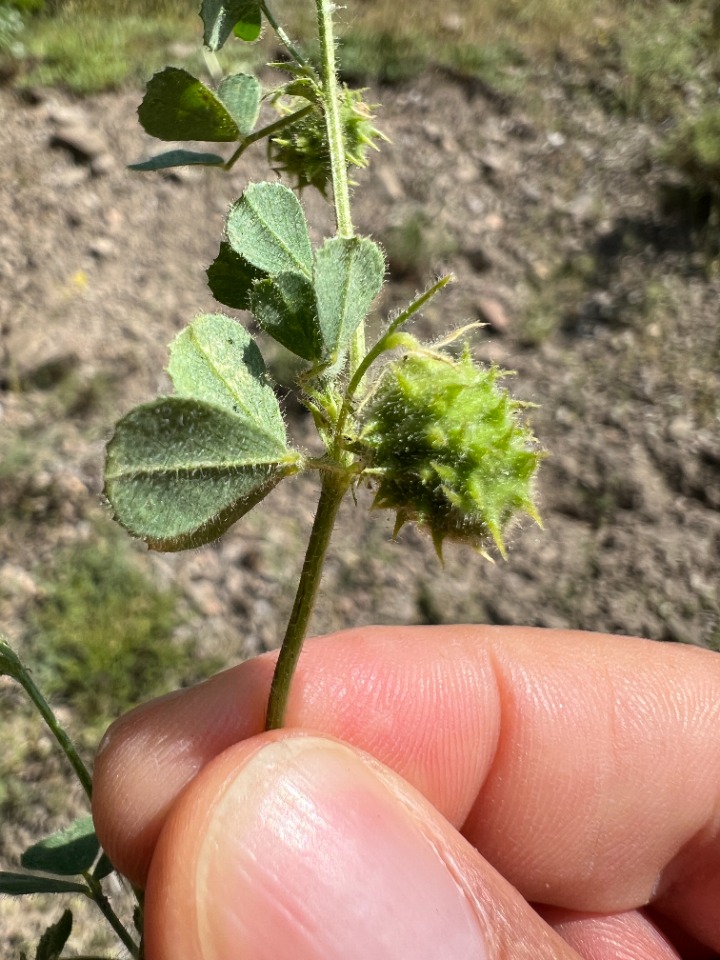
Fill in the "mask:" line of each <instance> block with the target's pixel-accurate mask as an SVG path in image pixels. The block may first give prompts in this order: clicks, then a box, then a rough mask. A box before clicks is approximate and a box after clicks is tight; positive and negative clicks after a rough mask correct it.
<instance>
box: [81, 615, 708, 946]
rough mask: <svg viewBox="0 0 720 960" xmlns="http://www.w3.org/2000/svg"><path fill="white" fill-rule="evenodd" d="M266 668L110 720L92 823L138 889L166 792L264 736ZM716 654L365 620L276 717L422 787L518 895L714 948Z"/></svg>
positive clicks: (318, 646) (299, 684) (301, 676)
mask: <svg viewBox="0 0 720 960" xmlns="http://www.w3.org/2000/svg"><path fill="white" fill-rule="evenodd" d="M272 666H273V662H272V658H270V657H263V658H259V659H257V660H254V661H250V662H248V663H246V664H242V665H241V666H239V667H237V668H235V669H233V670H231V671H228V672H227V673H225V674H221V675H219V676H218V677H215V678H213V679H212V680H210V681H208V682H207V683H205V684H203V685H201V686H199V687H197V688H195V689H194V690H190V691H185V692H182V693H180V694H175V695H173V696H172V697H171V698H169V699H166V700H164V701H160V702H157V703H154V704H150V705H148V706H145V707H143V708H140V710H138V711H136V712H134V713H132V714H130V715H129V716H128V717H126V718H124V719H122V720H121V721H119V722H118V724H116V725H115V726H114V727H113V728H111V731H110V732H109V734H108V737H107V739H106V741H105V743H104V745H103V747H102V748H101V751H100V753H99V756H98V761H97V766H96V780H95V801H94V809H95V813H96V823H97V827H98V831H99V834H100V836H101V839H102V842H103V844H104V846H105V848H106V849H107V850H108V853H109V854H110V856H111V858H112V859H113V861H114V862H115V863H116V865H117V866H118V867H119V868H120V869H121V870H123V872H126V873H127V874H128V875H129V876H130V877H131V878H132V879H133V880H135V881H136V882H142V881H143V879H144V876H145V875H146V871H147V865H148V864H149V861H150V858H151V855H152V850H153V848H154V844H155V841H156V839H157V836H158V834H159V831H160V829H161V827H162V824H163V822H164V820H165V817H166V816H167V813H168V811H169V809H170V807H171V806H172V804H173V802H174V800H175V798H176V797H177V796H178V794H179V793H180V792H181V790H182V789H183V787H184V786H185V785H186V784H187V783H188V782H189V780H191V779H192V778H193V776H194V775H195V774H196V773H197V771H198V770H199V769H200V768H201V767H202V766H203V765H204V764H205V763H207V762H208V761H209V760H210V759H212V757H214V756H215V755H217V754H218V753H220V752H222V751H223V750H224V749H226V748H227V747H228V746H229V745H231V744H232V743H235V742H237V741H239V740H242V739H245V738H246V737H249V736H252V735H254V734H256V733H258V732H260V731H261V729H262V726H263V719H264V708H265V702H266V698H267V691H268V687H269V682H270V676H271V672H272ZM719 711H720V658H718V657H717V656H716V655H715V654H713V653H710V652H708V651H703V650H698V649H692V648H687V647H677V646H673V645H669V644H655V643H652V642H650V641H643V640H634V639H628V638H620V637H606V636H600V635H593V634H583V633H578V632H572V631H562V632H558V631H543V630H534V629H529V628H493V627H437V628H403V629H398V628H381V627H377V628H363V629H360V630H355V631H348V632H346V633H344V634H335V635H332V636H330V637H325V638H320V639H317V640H315V641H311V642H309V643H308V644H307V645H306V648H305V651H304V652H303V655H302V657H301V661H300V666H299V670H298V674H297V677H296V680H295V683H294V687H293V691H292V694H291V698H290V702H289V705H288V711H287V725H288V726H290V727H298V728H303V729H306V730H312V731H315V732H318V733H323V734H326V735H330V736H334V737H338V738H340V739H343V740H345V741H347V742H349V743H351V744H353V745H355V746H357V747H359V748H361V749H363V750H365V751H367V752H368V753H371V754H372V755H373V756H375V757H376V758H377V759H379V760H380V761H382V762H383V763H384V764H386V765H387V766H389V767H391V768H392V769H394V770H395V771H396V772H398V773H399V774H401V775H402V776H403V777H404V778H405V779H406V780H408V781H409V782H410V783H412V784H413V785H414V786H416V787H417V788H418V789H420V790H421V791H422V792H423V793H424V794H425V796H426V797H428V799H430V800H431V801H432V803H433V804H434V805H435V806H436V807H437V808H438V809H439V810H440V811H441V812H442V813H443V814H444V815H445V816H446V817H447V818H448V819H449V820H450V821H451V822H452V823H454V824H455V825H456V826H458V827H459V828H462V830H463V832H464V833H465V835H466V836H467V838H468V839H469V840H470V841H471V842H472V843H473V844H474V845H475V846H476V847H477V848H478V849H479V850H480V851H481V853H482V854H483V855H484V856H485V857H486V858H487V859H488V860H490V862H491V863H493V865H494V866H495V867H497V869H499V870H500V872H501V873H503V874H504V875H505V876H506V877H507V878H508V879H509V880H510V881H511V882H512V883H514V884H515V885H516V886H517V887H518V889H519V890H520V891H521V892H522V893H523V894H524V896H525V897H526V898H527V899H530V900H534V901H538V902H542V903H547V904H554V905H557V906H562V907H568V908H572V909H575V910H590V911H601V912H610V911H619V910H627V909H632V908H634V907H637V906H639V905H642V904H645V903H648V902H650V901H651V900H655V901H658V902H659V904H660V905H661V907H662V909H663V910H664V911H665V912H667V913H668V914H669V915H672V916H675V917H676V918H677V919H678V920H679V921H680V922H681V923H682V924H683V925H684V926H685V927H686V928H687V929H688V930H690V931H691V932H692V933H693V934H694V935H695V936H697V937H699V938H700V939H702V940H703V941H704V942H706V943H708V944H710V945H712V946H713V947H714V948H716V949H720V919H718V917H717V911H716V910H715V904H716V903H717V898H718V894H720V849H719V844H718V827H719V826H720V810H719V806H720V804H719V801H720V756H719V755H718V754H719V751H718V750H717V744H716V739H717V733H716V731H717V729H718V723H717V721H718V712H719Z"/></svg>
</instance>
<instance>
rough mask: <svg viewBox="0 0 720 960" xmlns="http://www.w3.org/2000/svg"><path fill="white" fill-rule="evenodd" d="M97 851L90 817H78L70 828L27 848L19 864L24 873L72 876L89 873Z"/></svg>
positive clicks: (98, 850) (97, 845)
mask: <svg viewBox="0 0 720 960" xmlns="http://www.w3.org/2000/svg"><path fill="white" fill-rule="evenodd" d="M99 852H100V844H99V843H98V839H97V837H96V836H95V828H94V827H93V820H92V817H89V816H88V817H79V818H78V819H77V820H75V821H74V822H73V823H71V824H70V826H69V827H65V828H64V829H63V830H58V831H57V832H56V833H52V834H50V836H49V837H45V838H44V839H43V840H40V841H38V843H34V844H33V845H32V846H31V847H28V848H27V850H25V852H24V853H23V855H22V856H21V858H20V863H21V864H22V866H23V867H25V869H26V870H44V871H45V872H46V873H57V874H59V875H60V876H63V877H73V876H77V875H78V874H80V873H83V872H84V871H86V870H89V869H90V867H91V866H92V865H93V863H94V862H95V859H96V857H97V855H98V853H99Z"/></svg>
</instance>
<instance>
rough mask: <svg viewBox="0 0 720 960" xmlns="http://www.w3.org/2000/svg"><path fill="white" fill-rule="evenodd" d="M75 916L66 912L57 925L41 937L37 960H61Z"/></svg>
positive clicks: (52, 926)
mask: <svg viewBox="0 0 720 960" xmlns="http://www.w3.org/2000/svg"><path fill="white" fill-rule="evenodd" d="M72 925H73V916H72V912H71V911H70V910H65V911H64V912H63V915H62V916H61V917H60V919H59V920H58V921H57V923H53V924H51V926H49V927H48V928H47V930H46V931H45V933H44V934H43V935H42V937H40V942H39V943H38V945H37V950H36V952H35V960H59V957H60V955H61V953H62V952H63V948H64V947H65V944H66V943H67V942H68V939H69V937H70V934H71V933H72Z"/></svg>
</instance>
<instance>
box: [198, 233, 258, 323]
mask: <svg viewBox="0 0 720 960" xmlns="http://www.w3.org/2000/svg"><path fill="white" fill-rule="evenodd" d="M266 276H267V274H266V273H265V271H264V270H258V268H257V267H254V266H253V265H252V264H251V263H248V261H247V260H246V259H245V258H244V257H241V256H240V254H239V253H235V251H234V250H233V248H232V247H231V246H230V244H229V243H228V242H227V241H226V240H223V241H222V243H221V244H220V252H219V253H218V255H217V257H215V259H214V260H213V262H212V263H211V264H210V266H209V267H208V268H207V278H208V286H209V287H210V292H211V293H212V295H213V296H214V297H215V299H216V300H218V301H219V302H220V303H224V304H225V306H226V307H233V308H234V309H235V310H249V309H250V296H251V294H252V290H253V284H254V283H255V282H256V281H257V280H262V279H264V278H265V277H266Z"/></svg>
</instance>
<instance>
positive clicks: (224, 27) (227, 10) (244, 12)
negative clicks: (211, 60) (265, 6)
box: [200, 0, 262, 50]
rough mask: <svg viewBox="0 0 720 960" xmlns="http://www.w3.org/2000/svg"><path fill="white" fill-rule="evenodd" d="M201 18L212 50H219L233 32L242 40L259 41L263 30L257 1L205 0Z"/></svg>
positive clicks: (205, 41) (207, 45) (206, 43)
mask: <svg viewBox="0 0 720 960" xmlns="http://www.w3.org/2000/svg"><path fill="white" fill-rule="evenodd" d="M200 17H201V18H202V22H203V27H204V33H203V42H204V43H205V46H206V47H209V48H210V49H211V50H219V49H220V48H221V47H222V45H223V44H224V43H225V41H226V40H227V39H228V37H229V36H230V34H231V33H233V31H234V32H235V36H237V37H239V38H240V39H241V40H247V41H253V40H257V39H258V37H259V36H260V31H261V28H262V19H261V16H260V4H259V3H258V2H257V0H203V2H202V5H201V7H200Z"/></svg>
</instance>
